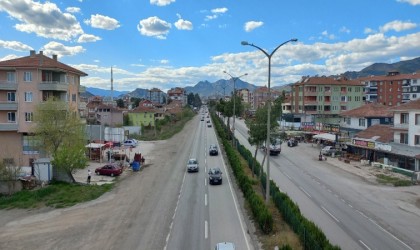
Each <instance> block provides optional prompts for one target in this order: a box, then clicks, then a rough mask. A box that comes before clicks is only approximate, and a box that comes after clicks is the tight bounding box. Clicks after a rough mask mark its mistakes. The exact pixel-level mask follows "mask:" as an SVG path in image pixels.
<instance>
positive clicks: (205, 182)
mask: <svg viewBox="0 0 420 250" xmlns="http://www.w3.org/2000/svg"><path fill="white" fill-rule="evenodd" d="M204 186H207V178H204Z"/></svg>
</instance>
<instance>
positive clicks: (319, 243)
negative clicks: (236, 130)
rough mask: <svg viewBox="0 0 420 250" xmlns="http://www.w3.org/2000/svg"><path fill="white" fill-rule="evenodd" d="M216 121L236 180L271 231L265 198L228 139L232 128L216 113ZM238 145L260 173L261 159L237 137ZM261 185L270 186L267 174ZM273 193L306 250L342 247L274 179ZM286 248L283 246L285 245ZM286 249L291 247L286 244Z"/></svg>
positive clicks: (259, 218)
mask: <svg viewBox="0 0 420 250" xmlns="http://www.w3.org/2000/svg"><path fill="white" fill-rule="evenodd" d="M212 119H213V123H214V124H215V128H216V131H217V133H218V134H219V136H220V138H221V139H222V142H223V146H224V147H225V150H226V154H227V156H228V159H229V163H230V165H231V166H232V170H233V172H234V174H235V177H236V180H237V182H238V184H239V186H240V188H241V190H242V192H243V193H244V196H245V198H246V200H247V201H248V203H249V204H250V206H251V210H252V212H253V215H254V217H255V218H256V219H257V221H258V224H259V226H260V228H261V229H262V230H263V231H264V232H266V233H269V232H271V230H272V227H273V219H272V215H271V214H270V212H269V210H268V209H267V206H266V205H265V203H264V200H263V199H262V198H261V197H260V196H258V195H257V194H256V193H255V192H254V190H253V188H252V180H251V179H249V177H248V176H247V175H246V174H245V172H244V170H243V168H242V166H241V164H240V161H239V156H238V155H237V154H236V151H235V150H234V148H233V147H232V145H231V142H230V141H228V137H227V134H229V131H228V130H227V128H226V126H224V125H222V124H223V123H222V122H221V120H220V119H219V118H218V117H217V116H216V115H215V114H213V113H212ZM234 140H235V145H237V149H238V152H239V153H240V154H241V156H242V157H243V158H244V159H246V161H247V162H248V167H249V168H250V169H251V170H252V166H253V164H255V165H254V174H256V175H259V173H260V171H261V168H262V166H261V164H260V163H259V162H258V161H257V162H254V157H253V155H252V153H251V152H250V151H249V150H248V149H247V148H245V147H244V146H243V145H241V144H240V143H239V142H238V141H237V140H236V138H234ZM260 181H261V185H262V186H263V187H265V186H266V174H265V173H263V174H262V175H261V176H260ZM270 195H271V197H272V199H273V202H274V204H275V206H276V207H277V209H278V210H279V211H280V212H281V214H282V215H283V218H284V220H285V221H286V222H287V224H288V225H289V226H290V227H291V228H292V229H293V231H294V232H295V233H296V234H298V235H299V237H300V240H301V242H302V245H303V246H304V249H334V250H338V249H340V247H338V246H334V245H332V244H331V243H330V242H329V241H328V239H327V237H326V236H325V234H324V232H322V230H321V229H320V228H319V227H318V226H316V225H315V224H314V223H313V222H312V221H310V220H308V219H306V218H305V217H304V216H303V215H302V214H301V212H300V209H299V207H298V205H297V204H296V203H294V202H293V201H292V200H291V199H290V197H289V196H287V195H286V194H285V193H282V192H281V191H280V189H279V187H278V186H277V185H276V184H275V183H274V182H273V181H272V180H271V181H270ZM282 249H283V248H282ZM284 249H289V248H288V246H285V247H284Z"/></svg>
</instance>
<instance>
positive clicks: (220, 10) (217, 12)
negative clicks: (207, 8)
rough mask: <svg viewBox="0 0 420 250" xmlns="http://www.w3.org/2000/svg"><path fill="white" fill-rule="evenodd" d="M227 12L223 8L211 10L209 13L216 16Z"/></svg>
mask: <svg viewBox="0 0 420 250" xmlns="http://www.w3.org/2000/svg"><path fill="white" fill-rule="evenodd" d="M227 11H228V9H227V8H225V7H223V8H216V9H212V10H211V12H212V13H216V14H223V13H226V12H227Z"/></svg>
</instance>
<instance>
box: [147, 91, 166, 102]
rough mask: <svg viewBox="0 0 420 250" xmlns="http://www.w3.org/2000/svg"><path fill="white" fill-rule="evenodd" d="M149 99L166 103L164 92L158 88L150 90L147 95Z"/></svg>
mask: <svg viewBox="0 0 420 250" xmlns="http://www.w3.org/2000/svg"><path fill="white" fill-rule="evenodd" d="M147 99H148V100H150V101H152V102H154V103H159V104H162V103H164V93H163V92H162V90H160V89H158V88H152V89H151V90H149V95H148V96H147Z"/></svg>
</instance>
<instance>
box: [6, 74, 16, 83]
mask: <svg viewBox="0 0 420 250" xmlns="http://www.w3.org/2000/svg"><path fill="white" fill-rule="evenodd" d="M15 76H16V75H15V72H7V82H16V78H15Z"/></svg>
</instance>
